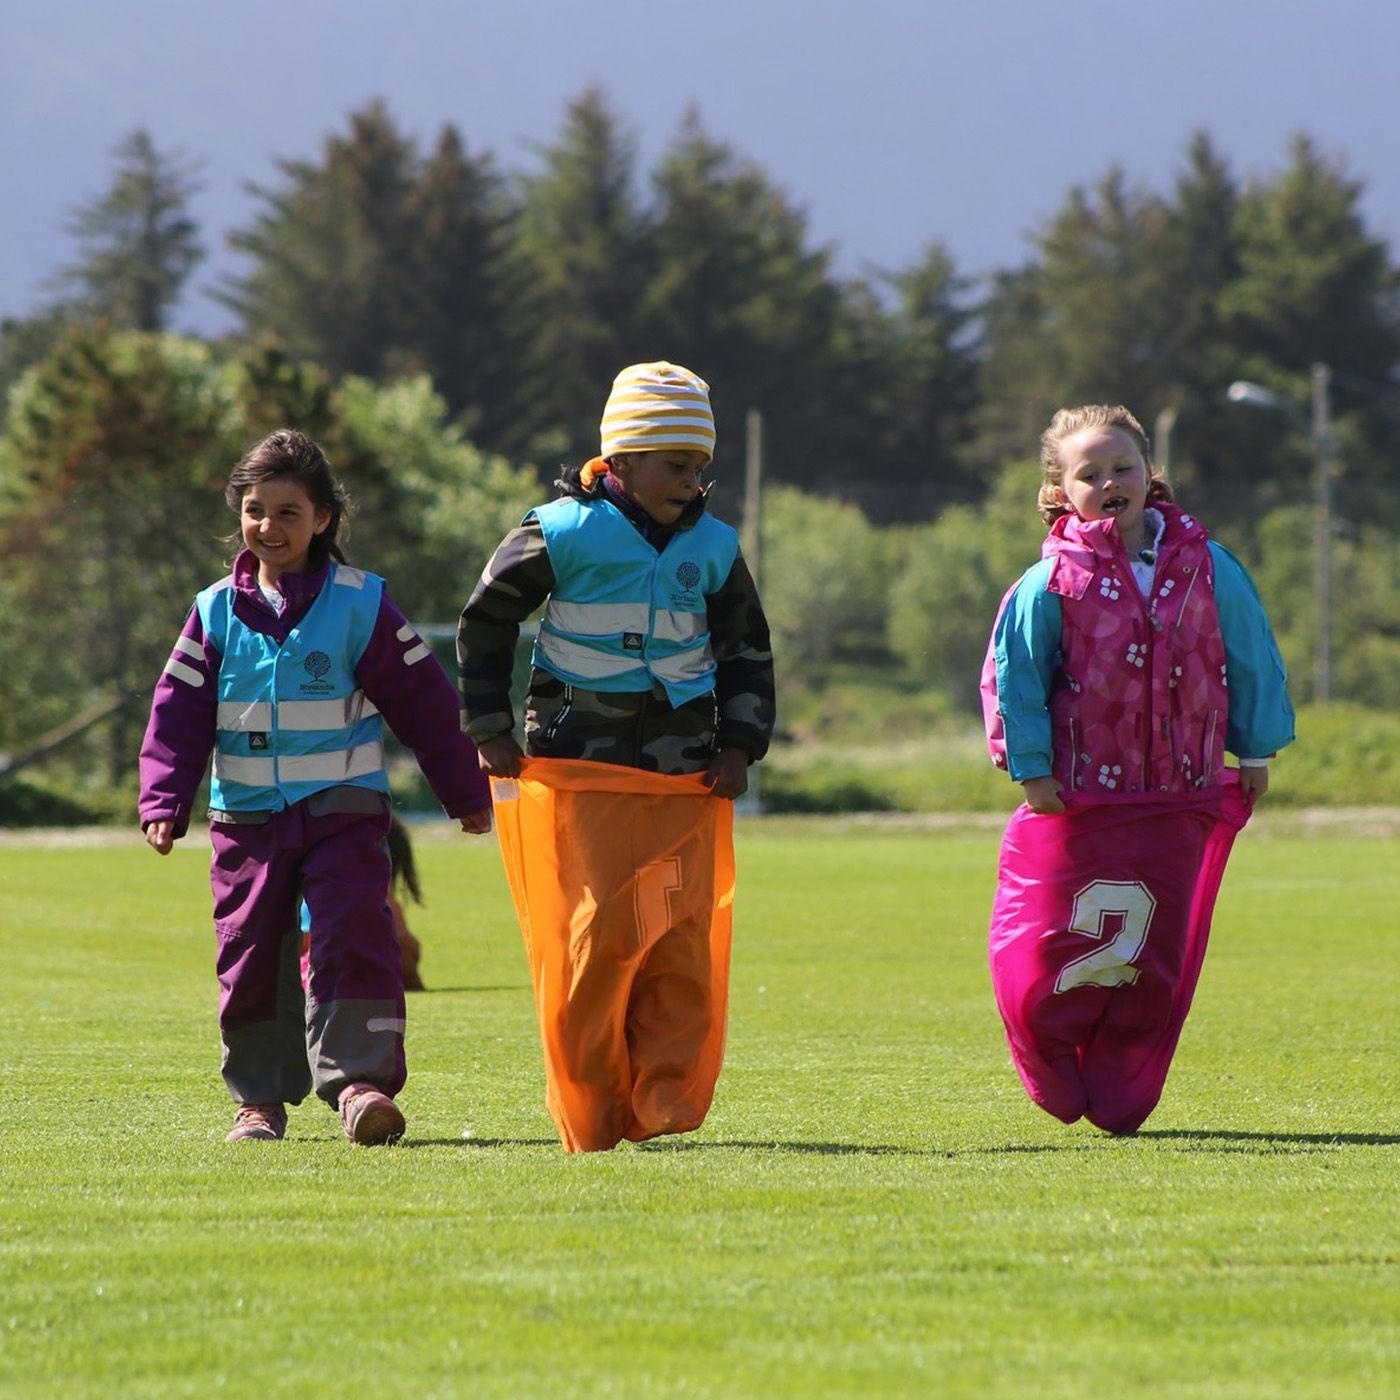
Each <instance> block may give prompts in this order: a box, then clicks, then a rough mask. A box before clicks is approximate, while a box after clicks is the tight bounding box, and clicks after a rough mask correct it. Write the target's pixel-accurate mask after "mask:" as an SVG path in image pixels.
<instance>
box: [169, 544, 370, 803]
mask: <svg viewBox="0 0 1400 1400" xmlns="http://www.w3.org/2000/svg"><path fill="white" fill-rule="evenodd" d="M231 583H232V581H231V579H225V580H223V581H222V582H221V583H218V584H215V585H214V587H213V588H209V589H206V590H205V591H204V592H203V593H201V594H200V595H199V598H198V599H197V604H198V607H199V611H200V618H201V621H202V622H203V624H204V629H205V634H206V636H208V637H209V638H210V639H211V640H212V641H213V642H214V644H215V645H216V646H217V647H218V648H219V651H220V653H221V655H222V660H221V662H220V666H219V673H218V681H217V690H218V708H217V712H216V713H217V717H216V726H217V742H216V748H215V753H214V764H213V774H212V783H211V787H210V805H211V806H212V807H216V808H219V809H221V810H224V811H231V812H237V811H249V810H263V809H269V808H271V809H274V810H276V809H280V808H282V807H285V806H287V805H289V804H291V803H293V802H299V801H301V800H302V799H303V798H305V797H309V796H310V795H311V794H312V793H315V792H318V791H320V790H321V789H323V788H327V787H334V786H337V785H341V784H350V785H353V786H356V787H368V788H372V789H374V790H376V791H379V792H387V791H388V790H389V784H388V777H387V775H386V773H385V771H384V746H383V743H382V734H383V723H382V721H381V719H380V716H379V710H378V709H377V707H376V706H375V705H374V703H373V702H372V701H371V700H370V699H369V698H368V697H367V696H366V695H365V693H364V692H363V691H362V690H360V688H359V686H358V684H357V683H356V681H355V667H356V665H358V663H359V660H360V657H361V656H362V655H363V654H364V651H365V648H366V647H367V646H368V645H369V640H370V637H371V636H372V635H373V631H374V625H375V622H376V620H377V618H378V616H379V604H380V599H381V598H382V596H383V580H381V579H379V578H377V577H376V576H375V575H373V574H367V573H365V572H363V571H362V570H360V569H350V568H347V567H345V566H344V565H340V564H334V563H333V564H332V565H331V566H330V570H329V573H328V575H327V579H326V583H325V585H324V587H322V589H321V591H320V593H319V594H318V595H317V597H316V598H315V600H314V601H313V602H312V604H311V607H310V608H309V609H308V610H307V612H306V615H305V616H304V617H303V618H302V619H301V620H300V621H299V622H298V623H297V625H296V626H295V627H293V628H292V631H291V633H290V635H289V636H288V638H287V640H286V641H285V642H283V643H281V644H279V643H278V642H277V640H276V639H275V638H274V637H272V636H269V635H268V634H266V633H263V632H259V631H257V630H256V629H255V628H251V627H248V626H247V625H246V624H244V623H243V622H242V621H241V619H240V618H239V617H238V615H237V613H236V612H235V611H234V599H235V596H236V595H235V592H234V590H233V588H232V586H231Z"/></svg>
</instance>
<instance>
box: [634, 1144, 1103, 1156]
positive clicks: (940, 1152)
mask: <svg viewBox="0 0 1400 1400" xmlns="http://www.w3.org/2000/svg"><path fill="white" fill-rule="evenodd" d="M637 1147H638V1148H640V1149H641V1151H643V1152H715V1151H725V1152H795V1154H799V1155H815V1156H927V1158H939V1159H942V1161H948V1159H949V1158H955V1156H972V1155H980V1154H997V1152H1074V1151H1082V1145H1079V1144H1074V1142H1065V1144H1064V1145H1063V1147H1060V1145H1057V1144H1053V1142H1047V1144H1044V1145H1032V1144H1025V1145H1022V1144H1008V1145H1007V1147H979V1148H937V1147H893V1145H892V1144H888V1142H771V1141H769V1142H735V1141H714V1142H694V1141H689V1140H685V1138H657V1140H654V1141H650V1142H638V1144H637Z"/></svg>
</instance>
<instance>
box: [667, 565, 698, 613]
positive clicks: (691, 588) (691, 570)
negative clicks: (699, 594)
mask: <svg viewBox="0 0 1400 1400" xmlns="http://www.w3.org/2000/svg"><path fill="white" fill-rule="evenodd" d="M676 582H677V583H679V584H680V586H681V591H680V592H679V593H673V594H671V602H672V603H673V604H674V605H675V606H677V607H693V606H694V605H695V585H696V584H697V583H699V582H700V566H699V565H698V564H696V563H695V562H693V561H692V560H690V559H687V560H685V561H684V562H683V563H681V564H678V565H677V566H676Z"/></svg>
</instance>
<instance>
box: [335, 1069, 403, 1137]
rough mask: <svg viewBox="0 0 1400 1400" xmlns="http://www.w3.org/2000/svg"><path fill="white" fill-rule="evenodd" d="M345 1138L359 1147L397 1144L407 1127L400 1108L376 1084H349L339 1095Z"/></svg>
mask: <svg viewBox="0 0 1400 1400" xmlns="http://www.w3.org/2000/svg"><path fill="white" fill-rule="evenodd" d="M340 1121H341V1123H342V1125H343V1126H344V1128H345V1136H346V1137H348V1138H349V1139H350V1141H351V1142H353V1143H355V1144H356V1145H357V1146H359V1147H380V1146H382V1145H383V1144H385V1143H390V1142H397V1141H398V1140H399V1139H400V1138H401V1137H402V1136H403V1130H404V1127H405V1124H404V1120H403V1114H402V1113H401V1112H400V1111H399V1106H398V1104H396V1103H395V1102H394V1101H393V1099H391V1098H390V1097H389V1095H388V1094H385V1093H382V1092H381V1091H380V1090H378V1089H376V1088H375V1087H374V1085H373V1084H348V1085H346V1087H345V1088H344V1089H342V1090H341V1092H340Z"/></svg>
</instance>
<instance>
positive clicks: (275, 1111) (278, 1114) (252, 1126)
mask: <svg viewBox="0 0 1400 1400" xmlns="http://www.w3.org/2000/svg"><path fill="white" fill-rule="evenodd" d="M286 1136H287V1110H286V1109H285V1108H283V1107H282V1105H281V1104H280V1103H245V1104H239V1106H238V1113H237V1116H236V1117H235V1118H234V1120H233V1127H232V1128H231V1129H229V1132H228V1135H227V1136H226V1137H225V1138H224V1141H225V1142H281V1140H282V1139H283V1138H284V1137H286Z"/></svg>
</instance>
